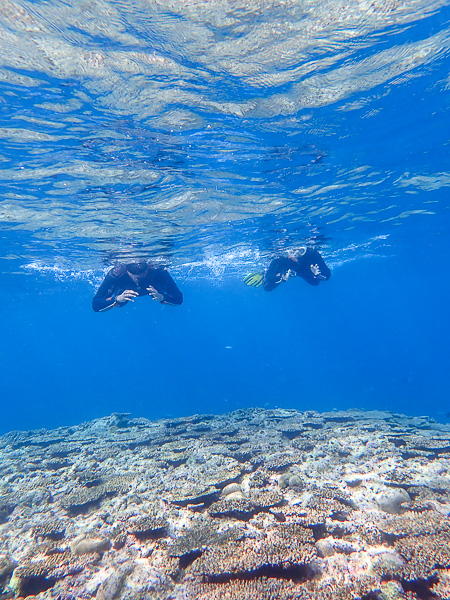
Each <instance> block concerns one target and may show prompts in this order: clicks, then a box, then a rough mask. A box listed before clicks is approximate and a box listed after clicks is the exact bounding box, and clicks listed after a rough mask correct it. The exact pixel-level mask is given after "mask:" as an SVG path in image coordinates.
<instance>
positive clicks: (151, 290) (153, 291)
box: [147, 285, 164, 302]
mask: <svg viewBox="0 0 450 600" xmlns="http://www.w3.org/2000/svg"><path fill="white" fill-rule="evenodd" d="M147 292H148V295H149V296H151V297H152V298H153V300H158V302H162V301H163V300H164V296H163V295H162V294H160V293H159V292H158V290H157V289H156V288H154V287H153V286H152V285H149V286H148V288H147Z"/></svg>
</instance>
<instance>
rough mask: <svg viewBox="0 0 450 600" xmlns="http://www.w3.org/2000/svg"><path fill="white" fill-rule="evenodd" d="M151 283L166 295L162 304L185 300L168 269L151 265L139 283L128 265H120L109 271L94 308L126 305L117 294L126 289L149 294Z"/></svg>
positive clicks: (99, 309)
mask: <svg viewBox="0 0 450 600" xmlns="http://www.w3.org/2000/svg"><path fill="white" fill-rule="evenodd" d="M149 285H151V286H153V287H154V288H155V290H156V291H157V292H159V293H160V294H162V295H163V296H164V299H163V300H162V301H161V304H181V303H182V302H183V294H182V293H181V292H180V290H179V289H178V287H177V285H176V283H175V281H174V280H173V279H172V277H171V276H170V274H169V272H168V271H166V269H162V268H156V267H152V266H151V265H150V268H149V270H148V273H147V274H146V275H145V277H143V278H142V279H140V280H139V283H135V282H134V281H133V279H131V277H130V276H129V274H128V271H127V269H126V266H125V265H120V266H118V267H114V268H113V269H111V270H110V271H109V272H108V273H107V275H106V277H105V279H104V280H103V282H102V284H101V286H100V287H99V288H98V290H97V293H96V294H95V296H94V298H93V300H92V308H93V309H94V310H95V312H103V311H105V310H109V309H110V308H114V306H125V304H127V302H117V300H116V299H117V296H120V294H121V293H122V292H124V291H125V290H134V291H135V292H137V293H138V294H139V296H148V295H149V293H148V291H147V288H148V286H149Z"/></svg>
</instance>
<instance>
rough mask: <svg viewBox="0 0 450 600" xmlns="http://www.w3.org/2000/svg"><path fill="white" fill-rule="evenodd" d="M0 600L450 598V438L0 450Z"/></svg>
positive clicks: (333, 428)
mask: <svg viewBox="0 0 450 600" xmlns="http://www.w3.org/2000/svg"><path fill="white" fill-rule="evenodd" d="M0 460H1V463H0V465H1V501H0V578H1V581H0V585H1V591H2V594H1V598H12V597H30V596H35V597H36V598H39V599H40V600H41V599H42V600H43V599H44V598H58V599H60V600H73V599H75V598H84V599H89V598H97V599H99V600H113V599H123V600H138V599H148V600H150V599H173V600H178V599H180V600H181V599H184V600H191V599H192V600H194V599H198V600H206V599H211V600H225V599H227V600H228V599H229V600H231V599H236V600H237V599H239V600H246V599H250V598H251V599H252V600H253V599H274V600H275V599H280V600H287V599H308V600H313V599H314V600H322V599H357V598H360V599H363V600H377V599H378V600H388V599H389V600H391V599H397V598H398V599H399V598H409V599H413V598H414V599H416V598H421V599H428V598H430V599H431V598H450V521H449V513H450V427H449V426H448V425H442V424H439V423H436V422H435V421H434V420H433V419H431V418H428V417H407V416H403V415H399V414H393V413H388V412H373V411H370V412H369V411H367V412H366V411H359V410H351V411H345V412H329V413H317V412H312V411H308V412H298V411H294V410H279V409H275V410H263V409H248V410H239V411H236V412H233V413H231V414H226V415H220V416H217V415H196V416H192V417H186V418H176V419H163V420H158V421H150V420H147V419H141V418H138V419H133V418H131V417H130V416H129V415H126V414H113V415H111V416H109V417H104V418H102V419H98V420H95V421H91V422H88V423H83V424H82V425H79V426H74V427H62V428H58V429H54V430H37V431H30V432H11V433H8V434H6V435H4V436H3V437H1V438H0Z"/></svg>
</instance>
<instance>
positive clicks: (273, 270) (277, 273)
mask: <svg viewBox="0 0 450 600" xmlns="http://www.w3.org/2000/svg"><path fill="white" fill-rule="evenodd" d="M291 268H292V261H291V260H289V258H274V259H273V261H272V262H271V263H270V265H269V268H268V269H267V271H266V272H265V274H264V279H263V288H264V289H265V290H266V292H271V291H272V290H274V289H275V288H276V287H277V286H278V285H279V284H280V283H281V282H282V281H283V279H282V276H283V275H285V274H286V273H287V272H288V271H289V269H291Z"/></svg>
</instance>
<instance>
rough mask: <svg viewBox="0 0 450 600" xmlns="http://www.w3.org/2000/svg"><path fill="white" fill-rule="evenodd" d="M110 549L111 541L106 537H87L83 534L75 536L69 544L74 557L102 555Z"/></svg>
mask: <svg viewBox="0 0 450 600" xmlns="http://www.w3.org/2000/svg"><path fill="white" fill-rule="evenodd" d="M110 548H111V541H110V540H109V539H108V538H106V537H88V536H85V535H84V534H81V535H79V536H77V537H76V538H75V539H74V540H73V541H72V543H71V544H70V549H71V550H72V552H73V554H74V555H75V556H81V555H83V554H103V552H107V551H108V550H109V549H110Z"/></svg>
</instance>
